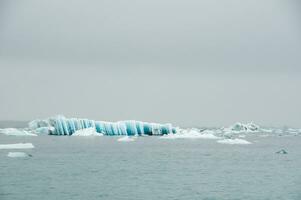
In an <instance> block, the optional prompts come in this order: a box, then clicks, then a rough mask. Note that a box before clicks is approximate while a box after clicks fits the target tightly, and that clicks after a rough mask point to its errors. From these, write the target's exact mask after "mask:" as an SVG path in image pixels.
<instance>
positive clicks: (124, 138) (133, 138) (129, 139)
mask: <svg viewBox="0 0 301 200" xmlns="http://www.w3.org/2000/svg"><path fill="white" fill-rule="evenodd" d="M135 140H136V137H129V136H124V137H121V138H118V140H117V141H118V142H134V141H135Z"/></svg>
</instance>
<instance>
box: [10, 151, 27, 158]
mask: <svg viewBox="0 0 301 200" xmlns="http://www.w3.org/2000/svg"><path fill="white" fill-rule="evenodd" d="M7 157H10V158H26V157H32V155H31V154H28V153H25V152H9V153H8V154H7Z"/></svg>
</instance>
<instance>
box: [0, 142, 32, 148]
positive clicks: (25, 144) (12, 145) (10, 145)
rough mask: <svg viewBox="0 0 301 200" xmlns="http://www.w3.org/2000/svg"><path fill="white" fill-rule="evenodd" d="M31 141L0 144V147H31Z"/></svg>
mask: <svg viewBox="0 0 301 200" xmlns="http://www.w3.org/2000/svg"><path fill="white" fill-rule="evenodd" d="M33 148H34V146H33V145H32V143H16V144H0V149H33Z"/></svg>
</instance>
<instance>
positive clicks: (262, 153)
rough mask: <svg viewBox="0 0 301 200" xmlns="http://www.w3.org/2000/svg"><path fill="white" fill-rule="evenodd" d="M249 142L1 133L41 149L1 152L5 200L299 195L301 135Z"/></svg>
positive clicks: (0, 139)
mask: <svg viewBox="0 0 301 200" xmlns="http://www.w3.org/2000/svg"><path fill="white" fill-rule="evenodd" d="M247 140H248V141H251V142H252V143H253V144H251V145H228V144H218V143H216V141H215V140H201V139H194V140H193V139H178V140H164V139H160V138H159V137H140V138H138V139H137V140H136V141H134V142H118V141H117V137H68V136H66V137H64V136H62V137H56V136H38V137H14V136H0V143H1V144H9V143H18V142H31V143H33V145H34V146H35V148H34V149H29V150H15V151H23V152H27V153H30V154H32V156H33V157H29V158H9V157H7V153H8V152H12V151H14V150H0V169H1V170H0V199H1V200H12V199H14V200H19V199H30V200H42V199H43V200H46V199H56V200H58V199H59V200H64V199H87V200H94V199H106V200H107V199H113V200H119V199H130V200H136V199H137V200H138V199H139V200H140V199H143V200H153V199H164V200H169V199H173V200H175V199H187V200H192V199H244V200H245V199H254V200H258V199H295V200H299V199H301V137H267V138H263V137H252V138H247ZM280 149H285V150H286V151H287V152H288V154H276V153H275V152H277V151H279V150H280Z"/></svg>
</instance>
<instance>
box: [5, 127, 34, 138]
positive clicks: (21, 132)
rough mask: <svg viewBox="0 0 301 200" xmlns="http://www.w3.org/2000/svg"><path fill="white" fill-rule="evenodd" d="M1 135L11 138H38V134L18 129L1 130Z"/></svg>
mask: <svg viewBox="0 0 301 200" xmlns="http://www.w3.org/2000/svg"><path fill="white" fill-rule="evenodd" d="M0 133H2V134H4V135H11V136H37V135H36V134H34V133H31V132H30V131H26V130H23V129H16V128H4V129H0Z"/></svg>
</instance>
